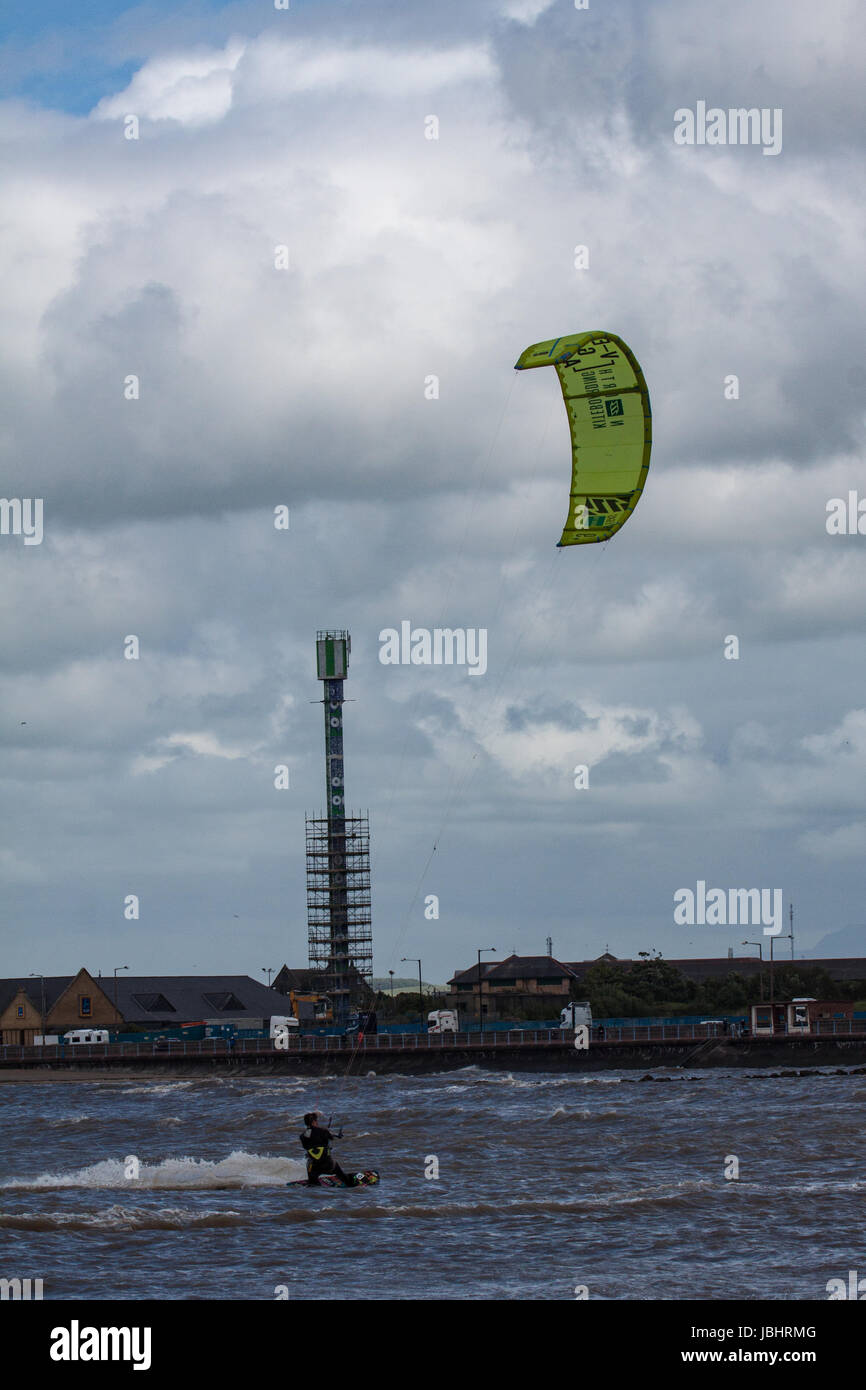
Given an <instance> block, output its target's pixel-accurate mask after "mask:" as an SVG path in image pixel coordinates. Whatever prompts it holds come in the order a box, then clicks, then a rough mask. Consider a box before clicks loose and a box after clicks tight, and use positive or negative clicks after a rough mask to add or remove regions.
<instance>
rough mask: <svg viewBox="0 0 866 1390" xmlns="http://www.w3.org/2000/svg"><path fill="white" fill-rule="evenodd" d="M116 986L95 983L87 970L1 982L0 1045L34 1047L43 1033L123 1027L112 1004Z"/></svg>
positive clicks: (119, 1015) (106, 983) (110, 982)
mask: <svg viewBox="0 0 866 1390" xmlns="http://www.w3.org/2000/svg"><path fill="white" fill-rule="evenodd" d="M112 985H113V981H112V980H104V979H94V977H93V976H92V975H91V974H90V972H89V971H87V970H84V969H81V970H79V972H78V974H77V975H74V976H69V975H44V976H43V975H36V976H25V977H24V978H23V979H20V978H19V979H8V980H0V1042H3V1043H13V1044H16V1045H19V1046H22V1047H30V1046H32V1045H33V1042H34V1039H35V1038H36V1037H37V1036H38V1035H39V1034H43V1033H49V1032H54V1033H65V1032H67V1031H68V1030H69V1029H71V1028H81V1027H87V1026H90V1027H93V1028H117V1027H120V1026H121V1025H122V1021H123V1020H122V1016H121V1014H120V1013H119V1012H118V1010H117V1009H116V1008H115V1007H114V1004H113V1002H112V994H111V987H112ZM106 988H107V989H108V993H106Z"/></svg>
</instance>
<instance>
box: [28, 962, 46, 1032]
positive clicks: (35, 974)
mask: <svg viewBox="0 0 866 1390" xmlns="http://www.w3.org/2000/svg"><path fill="white" fill-rule="evenodd" d="M30 978H31V980H41V981H42V1015H41V1017H42V1046H43V1047H44V1046H45V976H44V975H40V974H39V971H38V970H31V971H30Z"/></svg>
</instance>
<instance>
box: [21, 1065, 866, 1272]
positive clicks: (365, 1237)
mask: <svg viewBox="0 0 866 1390" xmlns="http://www.w3.org/2000/svg"><path fill="white" fill-rule="evenodd" d="M864 1101H866V1076H860V1075H857V1074H854V1073H852V1072H849V1073H847V1074H843V1075H839V1074H837V1073H836V1072H834V1071H830V1070H826V1069H825V1070H822V1071H812V1072H810V1073H809V1074H808V1075H792V1076H780V1075H779V1074H778V1073H775V1074H773V1073H771V1072H762V1071H760V1070H757V1069H756V1070H754V1071H751V1072H742V1071H736V1072H734V1071H724V1072H721V1071H714V1072H688V1071H663V1070H658V1071H656V1072H654V1073H651V1074H650V1075H649V1076H647V1077H642V1076H641V1075H640V1074H639V1073H635V1072H633V1071H632V1072H606V1073H604V1074H598V1073H594V1074H586V1075H583V1076H576V1075H574V1074H570V1075H568V1076H564V1075H558V1074H556V1073H550V1074H538V1073H532V1074H521V1073H516V1074H514V1075H508V1074H504V1073H502V1072H486V1071H484V1070H481V1069H478V1068H475V1067H469V1068H466V1069H465V1070H463V1071H459V1072H450V1073H444V1074H440V1075H427V1076H422V1077H406V1076H395V1075H388V1076H376V1075H373V1074H372V1073H371V1074H369V1075H365V1076H355V1077H348V1078H347V1077H339V1076H323V1077H321V1078H319V1079H316V1080H309V1079H307V1078H304V1079H297V1078H291V1077H286V1078H285V1079H282V1078H280V1077H278V1076H269V1077H267V1078H261V1079H253V1078H247V1077H246V1076H243V1075H237V1076H232V1077H225V1078H221V1079H219V1078H208V1079H202V1080H197V1079H195V1080H190V1079H177V1080H165V1079H164V1078H163V1079H162V1080H160V1081H147V1080H145V1079H143V1078H142V1079H137V1078H135V1077H134V1076H133V1077H131V1078H127V1079H114V1080H111V1081H87V1080H82V1081H77V1082H75V1081H68V1080H64V1081H57V1082H39V1083H29V1082H25V1081H21V1082H10V1083H6V1084H3V1085H0V1118H2V1124H0V1238H2V1246H0V1249H2V1255H0V1277H3V1278H8V1279H12V1278H30V1279H34V1280H35V1279H41V1280H42V1281H43V1284H42V1288H43V1298H44V1299H100V1298H122V1299H145V1298H160V1299H249V1300H261V1299H274V1298H281V1299H470V1298H472V1299H485V1300H499V1299H553V1300H572V1299H574V1298H576V1297H577V1298H581V1297H590V1298H595V1299H599V1298H600V1299H609V1300H619V1299H671V1300H677V1299H686V1298H689V1299H695V1298H696V1299H726V1298H746V1299H825V1298H827V1293H826V1287H827V1283H828V1281H829V1280H831V1279H834V1278H839V1277H845V1276H846V1274H847V1271H849V1270H850V1269H855V1268H860V1269H862V1270H864V1272H866V1248H864V1245H866V1238H864V1235H863V1233H862V1231H863V1222H862V1211H863V1202H864V1195H866V1163H864V1157H863V1143H862V1113H863V1105H864ZM311 1109H316V1110H318V1111H319V1112H320V1113H321V1114H322V1116H323V1118H324V1120H326V1121H327V1119H328V1117H329V1116H332V1117H333V1126H334V1128H335V1129H336V1128H337V1127H338V1126H339V1125H341V1124H342V1126H343V1127H344V1131H345V1134H344V1138H343V1139H342V1140H341V1141H340V1142H339V1143H338V1144H337V1145H336V1147H335V1154H336V1157H337V1158H338V1160H339V1162H340V1164H341V1165H342V1167H343V1168H344V1169H346V1170H354V1169H361V1168H378V1169H379V1170H380V1172H381V1176H382V1180H381V1183H380V1185H379V1186H378V1187H374V1188H371V1189H359V1190H348V1191H347V1190H334V1191H328V1190H321V1191H310V1190H307V1189H305V1188H298V1187H286V1183H287V1182H288V1181H290V1180H291V1179H294V1178H299V1177H302V1176H304V1168H303V1163H302V1157H303V1154H302V1150H301V1147H300V1144H299V1142H298V1135H299V1133H300V1132H301V1130H302V1129H303V1118H302V1117H303V1115H304V1112H305V1111H307V1110H311ZM734 1174H736V1176H733V1175H734Z"/></svg>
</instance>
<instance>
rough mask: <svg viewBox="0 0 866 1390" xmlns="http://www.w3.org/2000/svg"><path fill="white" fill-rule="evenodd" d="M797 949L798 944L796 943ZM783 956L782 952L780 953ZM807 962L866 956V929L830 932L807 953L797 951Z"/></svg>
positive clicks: (850, 928)
mask: <svg viewBox="0 0 866 1390" xmlns="http://www.w3.org/2000/svg"><path fill="white" fill-rule="evenodd" d="M794 945H795V948H796V942H795V943H794ZM780 955H781V952H780ZM797 955H798V956H799V955H802V956H803V957H804V959H805V960H817V959H819V958H821V957H823V958H824V959H825V960H832V959H833V958H834V957H836V956H861V957H863V956H866V927H840V929H839V930H838V931H831V932H828V933H827V935H826V936H822V937H821V940H820V941H819V942H817V943H816V945H814V946H811V947H809V949H808V950H806V951H802V952H801V951H799V950H798V951H797Z"/></svg>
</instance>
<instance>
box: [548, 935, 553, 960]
mask: <svg viewBox="0 0 866 1390" xmlns="http://www.w3.org/2000/svg"><path fill="white" fill-rule="evenodd" d="M547 954H548V955H549V956H552V955H553V937H552V936H549V937H548V938H547Z"/></svg>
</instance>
